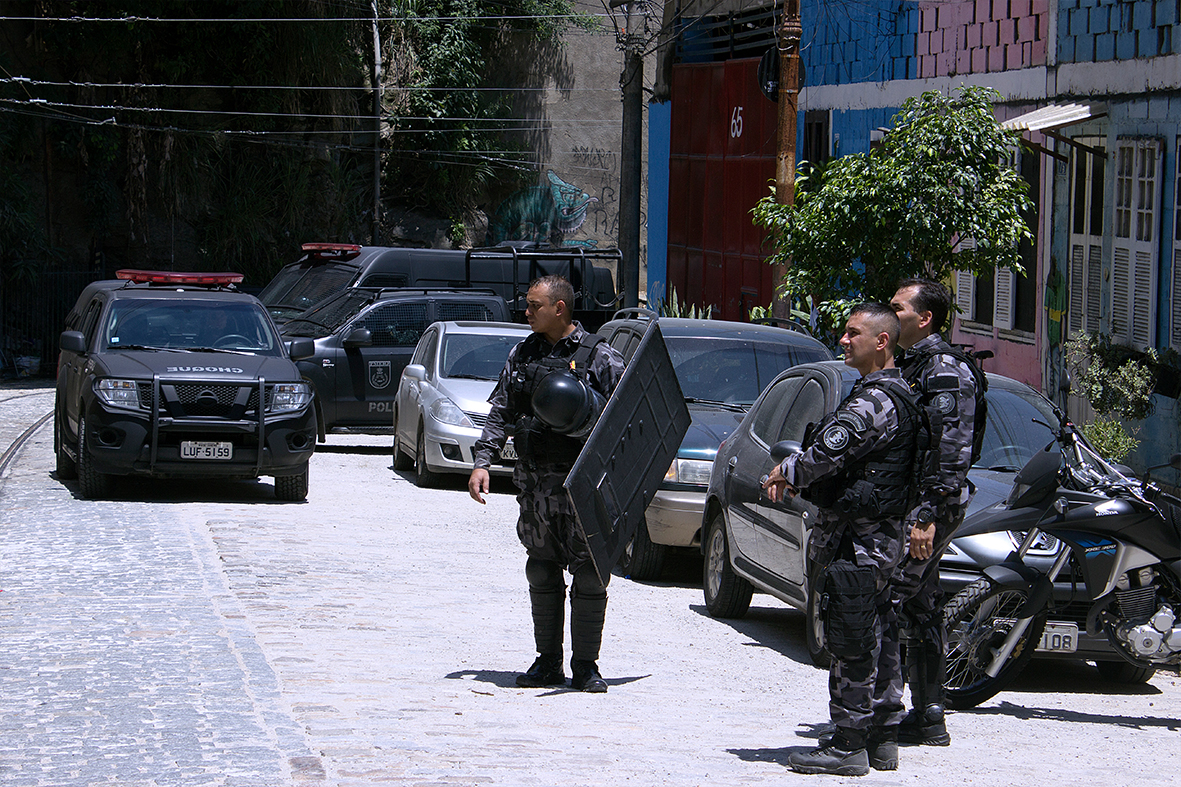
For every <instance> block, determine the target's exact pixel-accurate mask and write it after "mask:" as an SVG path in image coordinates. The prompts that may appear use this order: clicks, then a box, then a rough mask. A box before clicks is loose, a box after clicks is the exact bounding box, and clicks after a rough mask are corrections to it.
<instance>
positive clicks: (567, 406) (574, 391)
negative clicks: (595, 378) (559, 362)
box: [532, 371, 606, 437]
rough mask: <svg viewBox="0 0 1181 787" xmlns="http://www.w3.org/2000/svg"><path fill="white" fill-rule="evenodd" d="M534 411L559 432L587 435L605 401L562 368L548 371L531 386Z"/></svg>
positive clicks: (597, 418)
mask: <svg viewBox="0 0 1181 787" xmlns="http://www.w3.org/2000/svg"><path fill="white" fill-rule="evenodd" d="M532 404H533V414H534V415H536V416H537V417H538V418H539V419H540V420H541V421H542V423H544V424H545V425H546V426H548V427H549V428H550V429H553V430H554V431H555V432H557V433H558V434H564V435H570V436H571V437H586V436H587V435H589V434H590V432H591V429H593V428H594V426H595V422H596V421H598V420H599V414H600V413H602V412H603V406H604V405H605V404H606V402H605V401H604V400H603V397H602V395H601V394H600V393H599V392H598V391H596V390H595V389H594V388H592V387H591V386H590V385H588V384H587V383H585V382H583V381H582V380H580V379H578V378H577V377H575V376H574V375H572V374H570V373H569V372H565V371H556V372H550V373H549V374H547V375H546V376H545V377H543V378H542V379H541V382H539V383H538V384H537V387H536V388H534V389H533V398H532Z"/></svg>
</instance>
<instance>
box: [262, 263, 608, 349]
mask: <svg viewBox="0 0 1181 787" xmlns="http://www.w3.org/2000/svg"><path fill="white" fill-rule="evenodd" d="M303 252H304V254H303V256H302V257H300V259H299V260H297V261H295V262H293V263H291V264H289V265H286V266H284V267H283V268H282V269H281V270H280V271H279V272H278V273H277V274H276V275H275V277H274V278H273V279H272V280H271V281H270V283H269V284H267V286H266V287H264V288H263V290H262V292H260V293H259V295H258V297H259V300H261V301H262V302H263V304H265V305H266V307H267V309H268V310H269V311H270V313H271V316H272V317H273V318H274V320H275V322H277V323H279V324H283V323H284V322H286V321H287V320H290V319H292V318H294V317H295V316H297V315H298V314H300V313H302V312H303V311H305V310H306V309H308V308H311V307H312V306H315V305H316V304H318V303H321V302H322V301H324V300H325V299H326V298H328V297H330V296H332V295H334V294H336V293H338V292H340V291H341V290H343V289H345V288H347V287H370V288H377V287H381V288H391V287H415V288H430V289H457V288H458V289H470V288H478V289H490V290H492V291H493V292H494V293H496V294H497V295H499V296H500V297H502V298H504V300H505V301H506V302H507V303H508V305H509V309H510V311H511V314H512V320H513V321H514V322H523V321H524V318H525V294H526V293H527V292H528V289H529V282H531V281H533V280H534V279H536V278H539V277H541V276H546V275H549V274H557V275H560V276H565V277H566V279H567V280H569V282H570V284H571V285H573V287H574V292H575V296H576V297H575V303H574V304H573V306H574V312H575V316H576V317H577V318H578V320H579V321H580V322H581V323H582V324H583V326H585V327H586V328H587V329H588V330H592V331H593V330H596V329H597V328H598V327H599V326H600V325H602V324H603V323H604V322H606V321H607V320H609V319H610V318H611V315H612V314H614V313H615V309H616V306H617V305H618V296H617V294H616V291H615V283H614V280H613V279H612V276H611V270H610V268H609V267H608V266H614V267H615V269H616V270H619V261H620V253H619V250H618V249H591V250H587V249H580V248H540V247H536V246H533V245H530V246H528V247H524V248H521V247H518V246H510V245H505V246H495V247H492V248H483V249H467V250H448V249H412V248H398V247H389V246H358V245H355V244H350V243H305V244H303Z"/></svg>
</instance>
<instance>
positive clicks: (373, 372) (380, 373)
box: [369, 361, 393, 389]
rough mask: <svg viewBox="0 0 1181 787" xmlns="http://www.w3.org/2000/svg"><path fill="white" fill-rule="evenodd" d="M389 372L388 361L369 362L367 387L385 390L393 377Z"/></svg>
mask: <svg viewBox="0 0 1181 787" xmlns="http://www.w3.org/2000/svg"><path fill="white" fill-rule="evenodd" d="M391 372H392V370H391V369H390V362H389V361H370V362H369V385H371V386H373V387H374V388H377V389H381V388H385V387H386V386H388V385H389V384H390V380H391V379H392V377H393V374H392V373H391Z"/></svg>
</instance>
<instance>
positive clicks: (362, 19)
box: [0, 12, 611, 25]
mask: <svg viewBox="0 0 1181 787" xmlns="http://www.w3.org/2000/svg"><path fill="white" fill-rule="evenodd" d="M588 18H592V19H610V18H611V15H610V14H605V13H590V12H587V13H585V14H497V15H495V16H492V15H483V14H479V15H475V14H466V15H461V16H378V17H376V21H378V22H469V21H470V22H484V21H488V22H515V21H535V20H546V21H549V20H555V19H561V20H570V19H588ZM374 19H375V17H372V16H313V17H265V16H263V17H237V18H223V17H160V16H112V17H100V16H0V20H7V21H12V22H70V23H77V22H112V23H139V22H168V23H173V24H177V23H181V22H207V23H228V24H243V23H247V22H252V23H261V22H317V23H323V22H358V23H363V24H367V25H368V24H373V22H374Z"/></svg>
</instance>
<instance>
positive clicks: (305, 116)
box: [0, 97, 617, 133]
mask: <svg viewBox="0 0 1181 787" xmlns="http://www.w3.org/2000/svg"><path fill="white" fill-rule="evenodd" d="M0 102H4V103H7V104H18V105H25V106H43V107H53V108H55V109H78V110H90V111H96V112H155V113H160V114H174V115H213V116H226V117H254V118H287V119H290V120H349V121H357V122H360V121H370V120H372V119H373V116H372V115H318V114H309V113H306V112H246V111H234V110H219V109H170V108H167V107H134V106H121V105H118V104H73V103H69V102H64V101H48V100H46V99H43V98H26V99H18V98H3V97H0ZM382 119H383V120H384V121H386V122H397V121H405V120H411V121H422V122H445V123H493V124H495V123H540V122H544V123H554V122H560V123H577V124H580V125H604V124H606V125H617V123H616V121H612V120H603V119H601V118H597V119H593V120H592V119H583V118H569V119H564V120H563V119H550V118H498V117H478V116H475V115H460V116H454V117H451V116H444V117H433V116H430V115H385V116H383V118H382ZM370 133H371V132H370Z"/></svg>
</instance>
